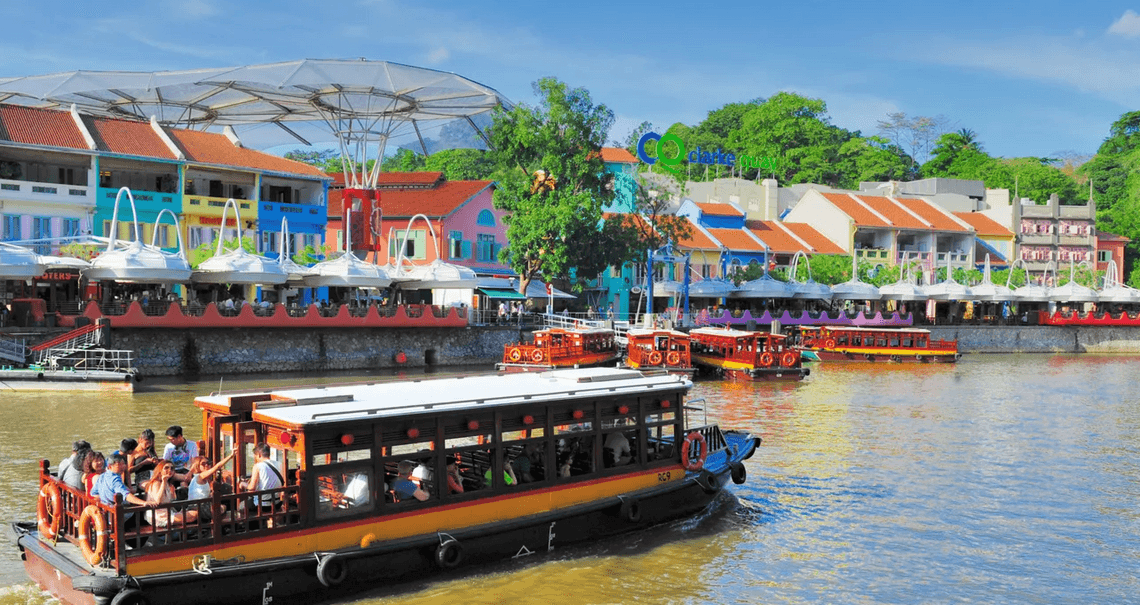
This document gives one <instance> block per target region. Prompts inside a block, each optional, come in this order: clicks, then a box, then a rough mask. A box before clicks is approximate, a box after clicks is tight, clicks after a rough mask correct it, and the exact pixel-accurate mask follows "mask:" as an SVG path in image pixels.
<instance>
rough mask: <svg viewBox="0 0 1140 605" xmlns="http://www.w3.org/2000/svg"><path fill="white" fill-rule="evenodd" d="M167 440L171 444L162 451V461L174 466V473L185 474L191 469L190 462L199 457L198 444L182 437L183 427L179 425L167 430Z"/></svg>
mask: <svg viewBox="0 0 1140 605" xmlns="http://www.w3.org/2000/svg"><path fill="white" fill-rule="evenodd" d="M166 438H167V439H168V440H169V441H170V443H167V444H166V448H165V449H163V450H162V459H163V460H168V461H170V463H171V464H173V465H174V472H176V473H179V474H182V473H185V472H186V470H187V469H188V468H190V461H191V460H192V459H194V458H196V457H198V443H197V442H194V441H187V440H186V438H185V437H183V436H182V427H180V426H178V425H177V424H176V425H174V426H171V427H170V428H168V429H166Z"/></svg>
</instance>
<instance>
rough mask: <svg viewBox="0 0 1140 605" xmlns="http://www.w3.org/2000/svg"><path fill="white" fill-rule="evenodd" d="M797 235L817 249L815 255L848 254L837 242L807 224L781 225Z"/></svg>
mask: <svg viewBox="0 0 1140 605" xmlns="http://www.w3.org/2000/svg"><path fill="white" fill-rule="evenodd" d="M780 224H781V225H783V226H785V227H787V228H788V229H790V230H791V231H792V233H795V234H796V235H797V236H798V237H799V238H800V239H802V240H804V241H805V242H807V243H808V244H809V245H811V247H812V248H815V254H847V252H846V251H845V250H843V248H840V247H839V246H838V245H836V244H835V242H833V241H831V240H829V239H827V238H826V237H824V236H823V234H822V233H820V232H819V231H816V230H815V227H812V226H811V225H809V224H807V223H780Z"/></svg>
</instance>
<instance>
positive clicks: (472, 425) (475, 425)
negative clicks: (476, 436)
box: [467, 420, 479, 431]
mask: <svg viewBox="0 0 1140 605" xmlns="http://www.w3.org/2000/svg"><path fill="white" fill-rule="evenodd" d="M467 430H469V431H477V430H479V421H478V420H468V421H467Z"/></svg>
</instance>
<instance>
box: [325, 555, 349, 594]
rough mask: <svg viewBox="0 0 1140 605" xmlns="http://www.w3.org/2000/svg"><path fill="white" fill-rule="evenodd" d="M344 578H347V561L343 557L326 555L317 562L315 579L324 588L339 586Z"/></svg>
mask: <svg viewBox="0 0 1140 605" xmlns="http://www.w3.org/2000/svg"><path fill="white" fill-rule="evenodd" d="M346 578H348V562H347V561H345V560H344V557H338V556H336V555H328V556H326V557H323V558H321V561H320V562H319V563H317V579H318V580H320V581H321V584H324V585H325V587H326V588H333V587H334V586H339V585H340V584H341V583H342V582H344V581H345V579H346Z"/></svg>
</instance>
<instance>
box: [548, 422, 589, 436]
mask: <svg viewBox="0 0 1140 605" xmlns="http://www.w3.org/2000/svg"><path fill="white" fill-rule="evenodd" d="M592 430H594V423H592V422H575V423H573V424H559V425H556V426H555V427H554V434H555V435H564V434H566V433H577V432H582V431H592Z"/></svg>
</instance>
